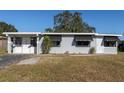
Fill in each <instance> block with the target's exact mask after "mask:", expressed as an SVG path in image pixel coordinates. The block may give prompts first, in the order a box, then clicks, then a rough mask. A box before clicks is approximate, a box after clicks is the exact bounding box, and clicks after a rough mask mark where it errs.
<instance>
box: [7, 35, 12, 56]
mask: <svg viewBox="0 0 124 93" xmlns="http://www.w3.org/2000/svg"><path fill="white" fill-rule="evenodd" d="M7 39H8V40H7V41H8V42H7V44H8V47H7V49H8V54H11V38H10V36H9V35H7Z"/></svg>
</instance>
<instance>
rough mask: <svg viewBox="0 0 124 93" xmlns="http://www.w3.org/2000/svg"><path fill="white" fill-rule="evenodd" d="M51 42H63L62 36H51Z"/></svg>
mask: <svg viewBox="0 0 124 93" xmlns="http://www.w3.org/2000/svg"><path fill="white" fill-rule="evenodd" d="M50 39H51V41H61V36H50Z"/></svg>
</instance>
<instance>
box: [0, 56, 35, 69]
mask: <svg viewBox="0 0 124 93" xmlns="http://www.w3.org/2000/svg"><path fill="white" fill-rule="evenodd" d="M33 56H34V55H26V54H23V55H22V54H16V55H14V54H12V55H4V56H0V68H4V67H5V66H8V65H10V64H12V63H17V62H19V61H21V60H24V59H27V58H30V57H33Z"/></svg>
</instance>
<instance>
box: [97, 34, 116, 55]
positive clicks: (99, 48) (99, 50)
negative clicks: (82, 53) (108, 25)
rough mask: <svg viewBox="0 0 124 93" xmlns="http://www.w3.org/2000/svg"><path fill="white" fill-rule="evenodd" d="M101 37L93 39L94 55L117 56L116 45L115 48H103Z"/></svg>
mask: <svg viewBox="0 0 124 93" xmlns="http://www.w3.org/2000/svg"><path fill="white" fill-rule="evenodd" d="M103 39H104V38H103V36H99V37H98V36H97V37H95V43H96V54H100V53H102V54H117V45H118V44H117V43H116V47H104V41H103Z"/></svg>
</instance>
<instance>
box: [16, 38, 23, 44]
mask: <svg viewBox="0 0 124 93" xmlns="http://www.w3.org/2000/svg"><path fill="white" fill-rule="evenodd" d="M15 45H17V46H21V45H22V38H21V37H16V38H15Z"/></svg>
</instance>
